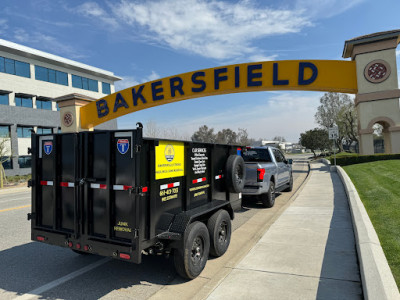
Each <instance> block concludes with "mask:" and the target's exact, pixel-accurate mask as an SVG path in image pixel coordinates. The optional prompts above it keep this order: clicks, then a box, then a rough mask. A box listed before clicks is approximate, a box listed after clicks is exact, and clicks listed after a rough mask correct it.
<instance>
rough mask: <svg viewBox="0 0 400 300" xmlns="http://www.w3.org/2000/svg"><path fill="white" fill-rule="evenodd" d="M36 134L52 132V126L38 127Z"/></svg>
mask: <svg viewBox="0 0 400 300" xmlns="http://www.w3.org/2000/svg"><path fill="white" fill-rule="evenodd" d="M36 133H37V134H52V133H53V129H52V128H46V127H38V129H37V132H36Z"/></svg>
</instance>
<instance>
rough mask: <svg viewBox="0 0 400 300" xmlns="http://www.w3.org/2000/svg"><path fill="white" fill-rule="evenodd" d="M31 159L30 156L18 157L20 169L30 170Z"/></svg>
mask: <svg viewBox="0 0 400 300" xmlns="http://www.w3.org/2000/svg"><path fill="white" fill-rule="evenodd" d="M31 161H32V158H31V157H30V156H20V157H18V164H19V167H20V168H30V167H31Z"/></svg>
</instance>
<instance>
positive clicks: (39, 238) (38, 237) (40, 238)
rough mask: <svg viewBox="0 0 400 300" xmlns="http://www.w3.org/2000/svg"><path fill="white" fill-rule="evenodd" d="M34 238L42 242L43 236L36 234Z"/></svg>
mask: <svg viewBox="0 0 400 300" xmlns="http://www.w3.org/2000/svg"><path fill="white" fill-rule="evenodd" d="M36 239H37V240H38V241H41V242H44V236H40V235H38V236H37V237H36Z"/></svg>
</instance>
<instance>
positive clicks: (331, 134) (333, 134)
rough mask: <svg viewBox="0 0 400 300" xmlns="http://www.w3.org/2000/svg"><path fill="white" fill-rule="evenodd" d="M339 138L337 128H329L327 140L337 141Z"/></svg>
mask: <svg viewBox="0 0 400 300" xmlns="http://www.w3.org/2000/svg"><path fill="white" fill-rule="evenodd" d="M338 138H339V128H338V127H337V126H335V127H331V128H329V139H330V140H337V139H338Z"/></svg>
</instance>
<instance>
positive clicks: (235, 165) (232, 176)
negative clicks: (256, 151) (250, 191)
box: [226, 155, 246, 193]
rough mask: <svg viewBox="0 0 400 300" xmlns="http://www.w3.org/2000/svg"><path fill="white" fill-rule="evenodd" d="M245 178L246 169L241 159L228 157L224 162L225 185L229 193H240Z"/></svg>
mask: <svg viewBox="0 0 400 300" xmlns="http://www.w3.org/2000/svg"><path fill="white" fill-rule="evenodd" d="M245 177H246V167H245V165H244V160H243V157H241V156H239V155H230V156H229V157H228V160H227V162H226V183H227V187H228V190H229V192H231V193H240V192H242V191H243V188H244V178H245Z"/></svg>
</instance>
